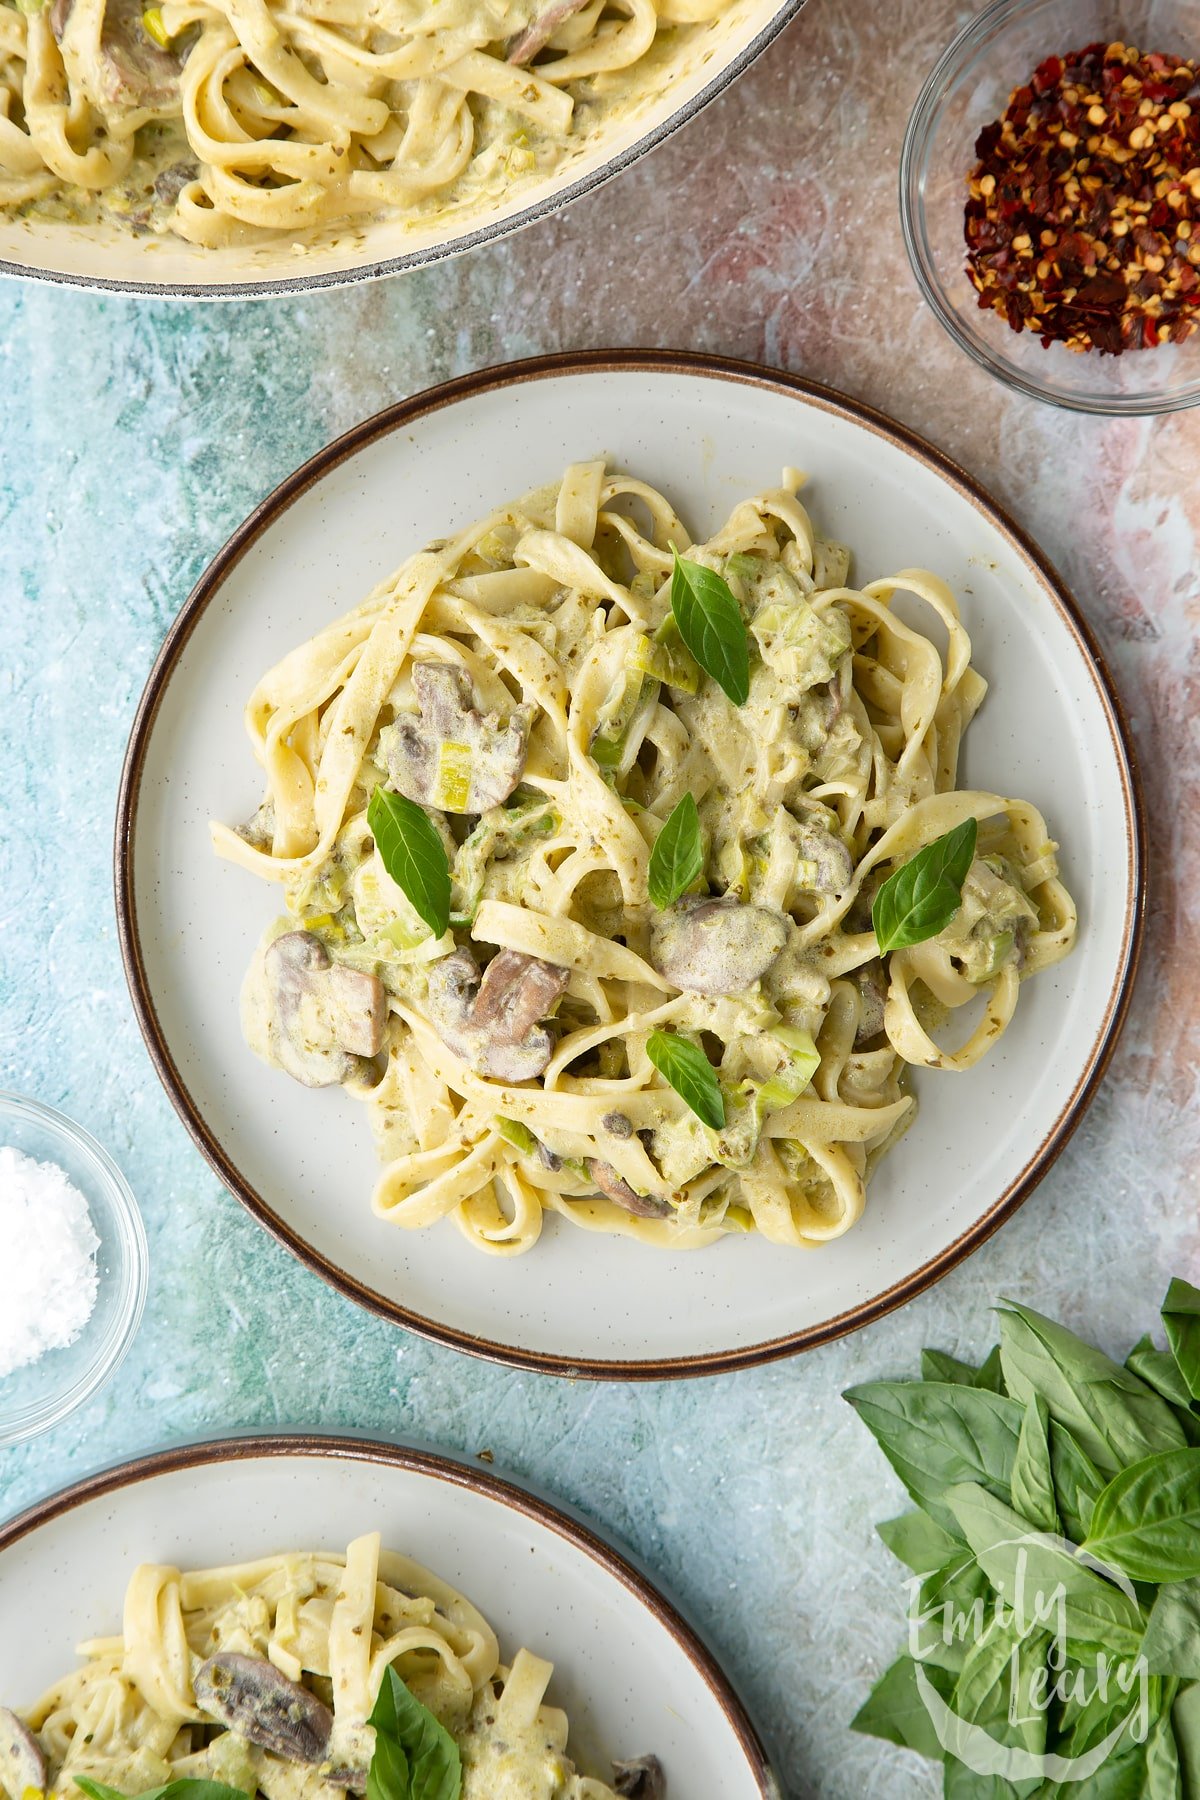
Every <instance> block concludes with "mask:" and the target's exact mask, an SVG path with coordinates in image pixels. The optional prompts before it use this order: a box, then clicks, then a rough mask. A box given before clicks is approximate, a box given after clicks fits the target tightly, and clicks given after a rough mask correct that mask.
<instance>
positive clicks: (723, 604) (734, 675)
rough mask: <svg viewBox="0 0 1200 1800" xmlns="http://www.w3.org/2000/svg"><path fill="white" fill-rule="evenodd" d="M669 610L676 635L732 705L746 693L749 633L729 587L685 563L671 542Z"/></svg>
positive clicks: (701, 567)
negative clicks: (677, 632) (672, 616)
mask: <svg viewBox="0 0 1200 1800" xmlns="http://www.w3.org/2000/svg"><path fill="white" fill-rule="evenodd" d="M671 554H672V555H673V556H674V558H675V566H674V569H673V570H672V573H671V611H672V612H673V613H674V615H675V623H676V624H677V625H678V627H679V635H680V637H681V638H682V639H683V641H684V643H685V644H686V645H687V647H688V649H689V650H690V651H691V653H692V655H693V656H694V657H695V659H696V661H697V662H698V663H699V664H700V667H701V668H702V669H705V670H707V672H708V674H710V675H711V676H712V678H713V680H714V681H715V682H716V683H717V684H718V685H719V686H720V687H722V688H724V690H725V692H726V693H727V694H728V696H729V698H730V699H731V700H732V701H733V704H734V705H735V706H744V705H745V704H746V701H747V700H748V699H749V697H750V637H749V633H748V632H747V630H746V622H745V620H744V619H743V618H742V609H741V607H740V606H739V605H738V603H737V601H736V600H735V599H734V597H733V590H732V588H731V587H730V585H729V583H728V582H727V581H726V580H725V579H724V577H723V576H721V575H718V574H717V572H716V570H715V569H706V568H705V566H704V564H703V563H697V562H689V561H688V559H687V558H686V557H684V556H680V554H679V552H678V550H676V549H675V548H674V546H672V550H671Z"/></svg>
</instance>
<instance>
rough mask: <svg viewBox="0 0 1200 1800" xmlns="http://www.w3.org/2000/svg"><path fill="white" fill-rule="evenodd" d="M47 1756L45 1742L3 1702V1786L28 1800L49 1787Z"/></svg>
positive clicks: (14, 1797)
mask: <svg viewBox="0 0 1200 1800" xmlns="http://www.w3.org/2000/svg"><path fill="white" fill-rule="evenodd" d="M46 1783H47V1771H46V1758H45V1757H44V1756H43V1754H42V1746H41V1745H40V1744H39V1743H38V1741H37V1739H36V1738H35V1737H34V1735H33V1733H32V1731H30V1729H29V1727H28V1725H26V1723H25V1721H24V1719H18V1717H17V1715H16V1713H15V1712H10V1711H9V1709H8V1708H7V1706H0V1788H3V1789H4V1790H5V1792H6V1793H8V1794H9V1795H10V1796H11V1800H28V1795H29V1794H30V1792H31V1791H32V1792H33V1793H35V1794H44V1793H45V1791H46Z"/></svg>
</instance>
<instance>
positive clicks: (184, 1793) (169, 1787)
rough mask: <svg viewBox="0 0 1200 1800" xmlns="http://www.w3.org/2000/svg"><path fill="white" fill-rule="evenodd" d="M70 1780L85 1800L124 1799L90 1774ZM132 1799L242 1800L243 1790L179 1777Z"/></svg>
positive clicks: (212, 1782) (187, 1777) (143, 1791)
mask: <svg viewBox="0 0 1200 1800" xmlns="http://www.w3.org/2000/svg"><path fill="white" fill-rule="evenodd" d="M72 1779H73V1780H74V1782H75V1786H76V1787H77V1788H82V1789H83V1791H84V1793H85V1794H86V1795H87V1796H88V1800H127V1797H126V1795H124V1794H123V1793H122V1792H121V1790H120V1788H115V1787H109V1785H108V1783H107V1782H106V1781H96V1780H94V1779H93V1778H92V1776H90V1775H76V1776H73V1777H72ZM134 1800H246V1791H245V1789H244V1788H235V1787H230V1786H228V1784H227V1783H226V1782H224V1781H205V1780H202V1779H201V1778H200V1777H199V1776H196V1775H181V1776H180V1777H179V1779H178V1781H167V1782H164V1783H163V1785H162V1787H156V1788H143V1790H142V1792H141V1793H140V1794H138V1795H136V1796H135V1797H134Z"/></svg>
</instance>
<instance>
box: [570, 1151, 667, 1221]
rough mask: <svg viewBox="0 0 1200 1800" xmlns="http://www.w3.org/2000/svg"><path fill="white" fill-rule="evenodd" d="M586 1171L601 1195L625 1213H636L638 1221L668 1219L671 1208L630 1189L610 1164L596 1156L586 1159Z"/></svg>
mask: <svg viewBox="0 0 1200 1800" xmlns="http://www.w3.org/2000/svg"><path fill="white" fill-rule="evenodd" d="M588 1169H589V1170H590V1172H591V1177H592V1180H593V1181H594V1182H595V1184H596V1186H597V1187H598V1188H599V1189H600V1192H601V1193H602V1194H607V1195H608V1197H609V1199H610V1200H612V1201H613V1202H615V1204H616V1205H617V1206H620V1207H622V1208H623V1209H624V1211H625V1212H627V1213H636V1215H637V1217H638V1218H639V1219H668V1218H670V1216H671V1208H670V1207H669V1206H668V1205H667V1202H666V1201H665V1200H659V1199H657V1198H656V1197H655V1195H653V1194H639V1193H638V1191H637V1189H636V1188H631V1187H630V1185H629V1183H628V1182H627V1181H626V1180H625V1179H624V1177H623V1176H621V1175H618V1174H617V1171H616V1170H615V1169H614V1168H613V1166H612V1164H611V1163H606V1162H602V1161H601V1160H600V1158H599V1157H598V1156H592V1157H589V1159H588Z"/></svg>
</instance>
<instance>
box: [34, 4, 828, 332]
mask: <svg viewBox="0 0 1200 1800" xmlns="http://www.w3.org/2000/svg"><path fill="white" fill-rule="evenodd" d="M805 4H806V0H779V4H778V5H777V6H776V9H775V11H774V12H773V13H772V15H771V17H770V18H769V19H768V20H767V22H766V24H765V25H764V26H763V27H762V29H761V31H757V32H756V33H755V34H754V36H753V37H752V38H751V40H750V42H749V43H748V44H746V45H744V46H743V48H742V49H741V50H739V51H738V53H737V55H736V56H734V57H733V58H731V60H730V61H729V62H727V63H726V64H725V65H724V66H723V67H722V68H720V69H718V71H717V73H716V74H715V75H713V76H712V78H711V80H709V81H706V82H705V83H704V86H703V87H702V88H700V90H699V92H698V93H695V94H693V95H692V98H691V99H690V100H687V101H685V102H684V104H683V105H682V106H678V107H676V108H675V109H674V111H673V112H669V113H668V114H667V116H666V118H664V119H661V120H660V121H659V123H658V124H657V125H653V126H651V127H650V129H649V130H648V131H644V132H643V133H642V134H641V136H640V137H638V138H636V139H635V140H634V142H633V143H632V144H629V145H627V146H626V148H625V149H624V150H622V151H621V152H620V153H619V154H618V155H616V156H610V157H607V158H606V159H605V160H604V162H602V163H601V164H600V166H599V167H598V168H595V169H592V170H591V171H590V172H589V173H588V174H586V175H581V176H580V177H579V178H578V180H576V181H572V182H568V183H567V184H566V186H565V187H561V188H553V187H552V188H551V189H550V191H549V192H548V193H544V194H543V195H542V196H541V198H540V199H536V200H531V201H530V202H529V204H528V205H527V206H523V207H521V208H520V209H519V211H517V212H515V213H512V214H510V215H509V216H508V217H507V218H503V219H494V220H492V222H491V223H490V224H487V225H479V226H476V227H475V229H474V230H472V231H467V232H464V233H463V234H462V236H460V237H450V238H447V239H446V240H445V242H444V243H438V244H430V245H427V246H426V248H425V249H424V250H409V251H408V252H407V253H406V254H405V255H403V256H388V257H384V258H383V260H382V261H380V262H370V263H357V264H354V265H352V266H351V267H350V268H346V269H329V270H326V271H325V272H323V273H322V274H318V275H289V276H280V277H277V278H275V279H274V280H270V279H268V280H265V281H220V282H213V283H211V284H208V283H203V282H190V281H168V282H153V281H114V280H110V279H108V278H106V277H105V276H102V275H75V274H71V273H70V272H69V271H67V270H65V269H46V268H40V267H38V266H37V265H36V264H34V263H23V262H19V261H17V260H16V259H15V258H13V257H0V275H17V276H22V277H24V278H25V279H26V280H29V281H45V282H50V283H53V284H54V285H55V286H60V287H77V288H84V289H85V290H88V291H90V292H92V293H109V294H144V295H145V296H146V297H147V298H149V299H153V300H262V299H270V298H278V297H279V296H280V295H284V294H303V293H310V294H311V293H316V292H318V291H320V290H322V289H326V288H337V287H349V286H350V285H351V284H352V283H353V282H356V281H378V280H380V279H382V277H384V276H386V275H400V274H403V273H404V272H405V271H406V270H409V269H425V268H428V267H430V265H431V264H433V263H438V262H445V261H448V260H449V259H450V258H451V257H454V256H462V255H464V254H465V253H466V252H467V251H469V250H475V249H478V248H479V247H480V246H481V245H483V244H493V243H496V242H498V241H499V240H500V239H501V238H505V237H509V236H511V235H512V233H513V232H515V231H523V230H524V229H525V227H526V226H527V225H536V224H537V223H538V221H539V220H541V219H548V218H550V217H552V215H553V214H554V213H557V212H561V211H562V209H563V207H565V206H570V205H571V203H572V201H575V200H580V199H582V198H583V196H584V195H585V194H590V193H593V192H594V191H595V189H596V188H599V187H603V186H604V184H605V183H606V182H608V181H611V180H612V179H613V177H614V176H617V175H621V174H623V173H624V171H625V170H626V169H628V168H630V167H631V166H632V165H633V164H634V163H635V162H638V161H640V159H641V158H642V157H643V156H645V155H646V154H647V153H648V152H649V151H651V150H654V149H656V148H657V147H658V145H659V144H663V143H665V142H666V140H667V139H668V138H669V137H673V136H674V134H675V132H677V131H678V130H679V129H680V127H681V126H683V125H686V124H688V122H689V121H690V120H692V119H694V118H695V117H696V114H697V113H699V112H702V111H703V110H704V108H705V107H706V106H707V105H708V103H709V101H710V100H715V99H716V98H717V95H718V94H722V93H724V91H725V89H726V88H727V87H729V86H730V84H731V83H732V82H734V81H736V80H737V78H738V76H739V75H742V74H744V73H745V71H746V70H747V69H748V68H749V67H750V64H751V63H752V62H756V61H757V60H758V58H759V57H760V56H761V55H762V53H763V51H764V50H765V49H766V48H767V46H768V45H769V44H772V43H774V41H775V39H776V38H777V37H778V36H779V34H780V32H781V31H782V30H783V29H784V27H785V26H786V25H790V24H791V22H792V20H793V19H794V18H796V17H797V16H798V15H799V14H800V12H801V11H802V10H803V8H804V6H805ZM284 241H286V242H287V243H288V245H289V256H290V240H284ZM282 260H283V259H282V258H281V261H282Z"/></svg>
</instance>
